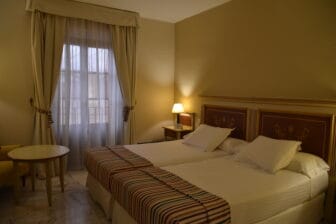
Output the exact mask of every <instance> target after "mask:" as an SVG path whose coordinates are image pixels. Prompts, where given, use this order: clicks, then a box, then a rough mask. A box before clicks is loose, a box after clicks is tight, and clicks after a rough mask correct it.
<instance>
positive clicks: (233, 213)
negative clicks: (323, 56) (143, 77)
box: [87, 105, 332, 224]
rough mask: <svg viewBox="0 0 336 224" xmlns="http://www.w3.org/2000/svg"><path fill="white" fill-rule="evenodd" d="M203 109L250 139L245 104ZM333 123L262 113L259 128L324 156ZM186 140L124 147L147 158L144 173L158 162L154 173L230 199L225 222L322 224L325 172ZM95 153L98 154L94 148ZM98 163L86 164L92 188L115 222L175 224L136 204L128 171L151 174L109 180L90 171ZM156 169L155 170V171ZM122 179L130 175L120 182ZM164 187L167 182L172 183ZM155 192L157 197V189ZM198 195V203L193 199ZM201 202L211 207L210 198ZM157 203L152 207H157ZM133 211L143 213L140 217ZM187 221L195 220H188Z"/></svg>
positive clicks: (234, 136) (210, 120)
mask: <svg viewBox="0 0 336 224" xmlns="http://www.w3.org/2000/svg"><path fill="white" fill-rule="evenodd" d="M202 115H203V116H202V123H204V124H208V125H211V126H215V127H223V128H234V130H233V131H232V133H231V135H230V137H231V141H232V140H233V141H235V142H240V144H243V142H244V141H242V140H246V138H247V136H248V123H249V121H248V110H247V109H246V108H245V109H244V108H227V107H220V106H209V105H205V106H204V107H203V111H202ZM331 124H332V117H330V116H322V115H302V114H293V113H283V112H268V111H261V112H260V113H259V116H258V133H259V134H262V135H264V136H268V137H272V138H277V139H289V140H300V141H301V142H302V144H301V147H302V151H304V152H309V153H312V154H315V155H318V156H319V157H321V158H323V159H325V160H327V159H328V150H329V147H330V139H331V138H330V135H331V127H332V125H331ZM239 139H240V140H239ZM182 141H183V140H178V141H170V142H162V143H152V144H139V145H127V146H124V147H125V148H126V149H127V150H129V151H131V152H133V153H134V154H136V155H138V156H140V157H141V158H143V159H144V162H143V163H141V166H142V167H137V169H140V170H143V171H142V172H149V171H150V169H152V168H150V167H149V168H148V166H147V165H143V164H146V162H149V163H150V164H151V165H154V166H155V167H160V169H158V170H154V173H155V172H160V175H161V174H163V175H161V176H164V175H167V174H173V175H174V178H175V177H177V178H179V180H178V181H186V182H187V183H190V184H191V185H192V186H195V187H196V188H197V189H200V190H202V191H204V192H207V193H209V195H210V196H214V197H216V199H225V202H227V203H228V205H227V207H229V210H230V212H229V214H227V213H226V211H225V210H224V211H222V213H221V214H222V215H223V214H225V217H226V215H228V216H229V218H228V219H225V220H226V221H227V223H233V224H248V223H258V224H266V223H288V224H290V223H305V224H306V223H308V224H309V223H312V224H313V223H315V224H316V223H318V222H319V221H320V220H321V219H322V217H323V210H324V201H325V192H326V189H327V187H328V172H327V171H322V172H319V173H318V174H317V175H314V176H313V177H308V176H306V175H303V174H301V173H298V172H293V171H290V170H286V169H282V170H280V171H278V172H277V173H275V174H270V173H268V172H265V171H264V170H261V169H259V168H257V167H256V166H254V165H252V164H249V163H242V162H238V161H236V159H235V156H234V155H230V154H228V153H227V151H225V150H215V151H213V152H205V151H203V150H201V149H199V148H197V147H194V146H191V145H187V144H183V142H182ZM225 141H227V140H225ZM103 150H104V149H103ZM92 152H93V154H94V151H92ZM104 153H107V152H106V151H104ZM116 155H117V157H119V156H120V154H116ZM90 156H92V155H90V153H89V154H88V157H90ZM92 158H94V156H92ZM92 158H91V159H92ZM95 159H96V158H95ZM95 159H92V160H95ZM101 161H103V160H101ZM104 161H105V162H108V159H107V158H106V157H105V158H104ZM104 161H103V162H104ZM97 164H98V163H97ZM97 164H95V166H88V170H89V175H88V178H87V187H88V189H89V192H90V194H91V196H92V198H93V199H94V200H95V201H96V202H97V203H98V204H100V206H101V207H102V208H103V210H104V211H105V214H106V215H107V217H108V218H111V219H112V223H113V224H118V223H119V224H123V223H130V224H132V223H170V222H168V221H167V222H166V221H162V220H163V218H162V217H159V218H157V219H156V217H154V216H155V212H154V213H153V214H152V213H151V214H152V215H151V217H149V218H148V219H145V218H144V217H142V214H144V213H146V212H147V213H148V210H147V211H145V209H146V208H145V207H146V205H145V204H146V203H147V202H146V201H145V202H146V203H144V202H143V201H142V202H141V201H140V202H139V201H136V202H134V204H135V205H137V206H135V205H130V204H132V203H133V200H135V199H133V198H128V197H129V195H130V194H131V193H130V191H129V190H132V189H133V186H132V184H134V183H132V178H131V180H130V179H129V176H132V175H135V178H134V181H135V180H136V178H138V180H141V181H138V182H143V183H145V182H146V180H147V179H146V178H147V176H146V177H144V176H142V175H143V173H140V174H139V172H138V171H132V169H130V171H127V172H126V174H127V173H129V174H127V175H128V176H127V175H126V174H125V172H124V174H123V172H121V174H120V175H119V174H117V175H114V176H115V177H116V179H115V180H113V181H112V180H111V181H110V182H108V183H107V184H103V183H102V182H103V181H102V177H100V178H98V175H97V174H96V171H95V170H93V169H92V167H97V166H98V165H99V164H98V165H97ZM90 168H91V169H90ZM132 172H133V173H132ZM137 172H138V173H137ZM161 172H162V173H161ZM105 173H106V172H105ZM139 175H140V177H139ZM146 175H147V173H146ZM150 175H153V173H151V174H150ZM160 175H158V176H160ZM103 178H109V176H108V175H107V176H106V177H105V176H103ZM123 178H124V179H125V180H126V181H124V182H122V181H121V180H122V179H123ZM180 179H181V180H180ZM148 183H152V182H148ZM179 183H180V182H179ZM183 183H184V182H183ZM118 184H119V185H118ZM141 184H142V183H140V186H139V184H138V183H137V185H138V186H135V187H138V188H139V189H138V190H134V191H135V192H140V190H141V188H145V187H146V186H145V184H143V187H142V186H141ZM160 184H161V183H160ZM163 185H164V187H165V185H167V182H165V183H164V184H163ZM125 186H126V187H128V188H127V190H125V189H126V187H125ZM147 187H148V186H147ZM151 187H152V186H151V185H150V186H149V188H148V189H151ZM124 188H125V189H124ZM161 188H162V187H161ZM161 188H158V189H161ZM172 188H175V187H172ZM173 190H176V189H173ZM144 191H145V190H144ZM111 192H112V193H111ZM116 192H118V193H116ZM133 193H134V192H133ZM154 194H155V193H154ZM157 194H159V193H157ZM209 195H207V196H209ZM151 196H153V195H151ZM185 196H186V197H187V198H188V197H190V196H189V195H188V194H185ZM145 197H150V196H145ZM153 197H154V198H155V197H158V196H157V195H154V196H153ZM115 199H116V200H115ZM192 199H193V200H194V201H195V199H194V198H192ZM146 200H147V199H146ZM148 200H149V199H148ZM153 200H154V199H153ZM167 200H168V199H167ZM200 200H201V199H200ZM139 203H140V204H139ZM141 203H142V204H141ZM198 203H199V204H201V205H202V206H203V207H205V206H204V204H202V203H200V202H198ZM147 204H148V203H147ZM168 204H169V203H168ZM132 206H133V207H132ZM134 206H135V208H134ZM160 206H168V205H166V204H164V205H160ZM147 207H150V206H149V205H148V206H147ZM131 208H132V209H133V210H139V211H137V212H138V213H139V214H138V213H136V212H134V211H133V210H132V209H131ZM142 209H143V210H142ZM147 209H148V208H147ZM155 209H157V208H155ZM155 209H153V208H152V210H155ZM149 210H150V209H149ZM130 213H131V214H130ZM147 213H146V214H147ZM134 214H138V216H137V215H134ZM190 214H192V213H190ZM209 214H210V212H209V211H208V212H207V214H206V220H207V222H208V223H217V222H216V221H213V222H212V221H211V220H210V219H209V217H210V215H209ZM152 216H153V217H154V218H153V217H152ZM160 218H162V219H160ZM136 220H137V221H136ZM144 220H149V221H144ZM157 220H161V221H157ZM223 220H224V219H223ZM207 222H206V223H207ZM181 223H183V222H181ZM185 223H189V221H186V222H185ZM195 223H197V222H195ZM203 223H204V222H203ZM220 223H222V222H220ZM223 223H224V222H223ZM225 223H226V222H225Z"/></svg>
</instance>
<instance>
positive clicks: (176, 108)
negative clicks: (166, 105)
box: [172, 103, 184, 114]
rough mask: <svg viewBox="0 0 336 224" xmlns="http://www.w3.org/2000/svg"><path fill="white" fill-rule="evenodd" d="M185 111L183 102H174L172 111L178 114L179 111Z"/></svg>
mask: <svg viewBox="0 0 336 224" xmlns="http://www.w3.org/2000/svg"><path fill="white" fill-rule="evenodd" d="M183 112H184V107H183V104H182V103H174V106H173V109H172V113H175V114H178V113H183Z"/></svg>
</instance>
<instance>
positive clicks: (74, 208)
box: [0, 171, 109, 224]
mask: <svg viewBox="0 0 336 224" xmlns="http://www.w3.org/2000/svg"><path fill="white" fill-rule="evenodd" d="M86 175H87V173H86V172H85V171H74V172H68V173H67V175H66V176H65V192H64V193H62V192H61V189H60V184H59V179H58V178H53V182H52V183H53V191H52V203H53V204H52V206H51V207H49V206H48V202H47V195H46V191H45V181H42V180H37V181H36V182H37V183H36V191H35V192H32V191H31V185H30V183H29V182H28V181H27V183H26V187H25V188H24V189H22V193H21V199H20V201H19V203H18V204H17V205H16V204H15V203H14V199H13V189H12V188H2V189H0V223H1V224H2V223H8V224H11V223H18V224H21V223H22V224H23V223H24V224H35V223H40V224H43V223H59V224H61V223H62V224H63V223H71V224H72V223H78V224H79V223H80V224H86V223H103V224H104V223H109V222H108V221H107V220H106V219H105V215H104V213H103V211H102V210H101V209H100V208H99V206H98V205H97V204H95V203H94V202H93V201H92V199H91V198H90V195H89V193H88V191H87V189H86V187H85V181H86Z"/></svg>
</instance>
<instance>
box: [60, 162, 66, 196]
mask: <svg viewBox="0 0 336 224" xmlns="http://www.w3.org/2000/svg"><path fill="white" fill-rule="evenodd" d="M64 158H65V156H62V157H60V158H59V169H60V170H59V171H60V173H59V178H60V182H61V189H62V192H64Z"/></svg>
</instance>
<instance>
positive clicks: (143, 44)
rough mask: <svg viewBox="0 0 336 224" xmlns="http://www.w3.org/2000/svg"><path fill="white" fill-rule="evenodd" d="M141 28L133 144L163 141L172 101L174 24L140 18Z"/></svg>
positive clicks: (170, 115) (170, 119)
mask: <svg viewBox="0 0 336 224" xmlns="http://www.w3.org/2000/svg"><path fill="white" fill-rule="evenodd" d="M140 27H141V28H140V30H139V48H138V53H139V54H138V80H137V96H136V98H137V104H136V109H135V112H136V113H135V114H136V130H135V131H136V134H135V140H136V142H141V141H149V140H156V139H162V138H163V130H162V126H164V125H167V124H171V121H172V118H173V117H172V114H171V108H172V106H173V98H174V68H175V67H174V62H175V43H174V35H175V29H174V24H172V23H165V22H159V21H155V20H148V19H141V24H140Z"/></svg>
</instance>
